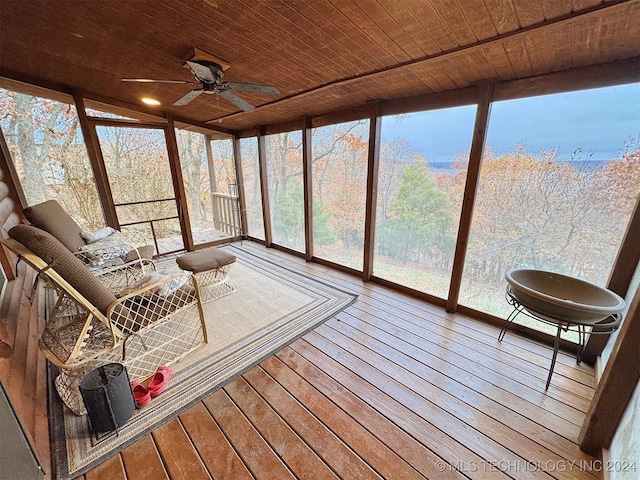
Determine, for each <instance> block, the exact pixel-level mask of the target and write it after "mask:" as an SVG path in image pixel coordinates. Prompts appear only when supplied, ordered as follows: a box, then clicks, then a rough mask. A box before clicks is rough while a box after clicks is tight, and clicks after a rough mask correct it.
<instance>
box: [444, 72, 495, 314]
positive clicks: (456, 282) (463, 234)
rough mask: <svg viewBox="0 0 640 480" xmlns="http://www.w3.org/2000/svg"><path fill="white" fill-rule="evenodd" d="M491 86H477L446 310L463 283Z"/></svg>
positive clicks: (454, 302) (452, 309) (455, 302)
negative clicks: (477, 92) (474, 117)
mask: <svg viewBox="0 0 640 480" xmlns="http://www.w3.org/2000/svg"><path fill="white" fill-rule="evenodd" d="M493 87H494V85H493V84H492V83H490V84H484V85H482V86H481V87H480V89H479V100H478V110H477V111H476V120H475V125H474V127H473V139H472V140H471V152H470V153H469V167H468V170H467V181H466V184H465V187H464V197H463V201H462V212H461V213H460V225H459V227H458V242H457V243H456V251H455V254H454V257H453V268H452V270H451V284H450V285H449V296H448V297H447V307H446V310H447V312H449V313H453V312H455V311H456V309H457V308H458V296H459V294H460V284H461V283H462V273H463V270H464V262H465V257H466V255H467V246H468V244H469V234H470V231H471V218H472V216H473V205H474V203H475V200H476V190H477V188H478V179H479V176H480V165H481V164H482V153H483V152H484V142H485V138H486V136H487V127H488V125H489V116H490V114H491V102H492V98H493Z"/></svg>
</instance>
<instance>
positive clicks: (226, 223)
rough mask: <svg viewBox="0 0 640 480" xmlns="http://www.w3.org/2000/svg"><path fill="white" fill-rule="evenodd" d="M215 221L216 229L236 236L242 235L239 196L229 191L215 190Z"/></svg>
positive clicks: (213, 196)
mask: <svg viewBox="0 0 640 480" xmlns="http://www.w3.org/2000/svg"><path fill="white" fill-rule="evenodd" d="M211 196H212V198H213V222H214V225H215V228H216V230H220V231H221V232H224V233H227V234H229V235H232V236H234V237H236V236H240V235H242V227H241V223H240V208H239V203H238V197H237V196H235V195H229V194H228V193H219V192H213V193H212V194H211Z"/></svg>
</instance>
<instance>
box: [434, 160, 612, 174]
mask: <svg viewBox="0 0 640 480" xmlns="http://www.w3.org/2000/svg"><path fill="white" fill-rule="evenodd" d="M556 161H557V162H563V163H575V164H576V166H579V167H582V168H589V169H594V170H595V169H596V168H598V167H601V166H602V165H604V164H606V163H607V162H608V161H609V160H589V161H584V160H582V161H577V162H572V161H570V160H567V161H563V160H556ZM453 164H454V162H453V161H446V162H429V165H428V168H429V170H431V171H432V172H435V173H444V174H447V175H454V174H455V173H456V171H455V170H454V169H453Z"/></svg>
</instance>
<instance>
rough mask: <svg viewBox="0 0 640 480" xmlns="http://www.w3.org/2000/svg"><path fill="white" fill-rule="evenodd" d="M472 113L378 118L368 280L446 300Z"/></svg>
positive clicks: (469, 109) (450, 111)
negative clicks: (371, 259) (376, 279)
mask: <svg viewBox="0 0 640 480" xmlns="http://www.w3.org/2000/svg"><path fill="white" fill-rule="evenodd" d="M475 110H476V107H475V106H465V107H458V108H449V109H443V110H432V111H428V112H420V113H414V114H411V115H400V116H393V117H384V118H383V119H382V129H381V146H380V166H379V172H378V200H377V202H378V203H377V213H376V239H375V256H374V266H373V273H374V275H376V276H378V277H381V278H385V279H387V280H391V281H393V282H395V283H398V284H401V285H405V286H408V287H411V288H414V289H416V290H419V291H422V292H426V293H429V294H431V295H435V296H438V297H441V298H446V297H447V295H448V293H449V283H450V279H451V269H452V266H453V255H454V251H455V243H456V235H457V232H458V224H459V221H460V210H461V208H462V194H463V190H464V183H465V177H466V172H467V163H468V158H469V150H470V146H471V137H472V133H473V123H474V117H475Z"/></svg>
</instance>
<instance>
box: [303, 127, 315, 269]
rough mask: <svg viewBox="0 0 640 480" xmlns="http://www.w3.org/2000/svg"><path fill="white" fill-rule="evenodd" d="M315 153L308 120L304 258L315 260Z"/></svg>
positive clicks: (304, 174)
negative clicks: (313, 159) (313, 160)
mask: <svg viewBox="0 0 640 480" xmlns="http://www.w3.org/2000/svg"><path fill="white" fill-rule="evenodd" d="M312 158H313V151H312V145H311V119H310V118H306V119H305V122H304V129H303V130H302V181H303V185H304V188H303V189H304V242H305V249H304V258H305V260H306V261H307V262H310V261H311V259H312V258H313V162H312Z"/></svg>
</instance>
